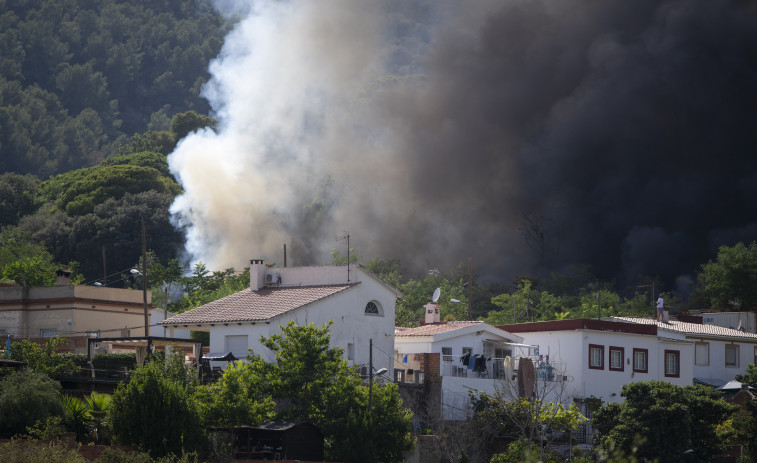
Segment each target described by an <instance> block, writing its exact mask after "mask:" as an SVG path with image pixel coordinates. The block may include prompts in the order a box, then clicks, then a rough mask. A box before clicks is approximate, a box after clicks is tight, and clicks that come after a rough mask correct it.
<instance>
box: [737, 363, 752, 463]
mask: <svg viewBox="0 0 757 463" xmlns="http://www.w3.org/2000/svg"><path fill="white" fill-rule="evenodd" d="M736 380H738V381H741V382H742V383H745V384H748V385H749V386H751V387H752V388H755V389H757V368H756V367H755V365H754V364H753V363H750V364H749V365H747V369H746V372H745V373H744V374H743V375H737V376H736ZM733 427H734V428H735V431H736V432H735V436H734V440H735V441H736V442H738V443H740V444H742V445H743V446H744V451H745V452H744V453H745V454H746V455H745V456H746V458H747V459H748V460H747V461H750V462H752V463H754V462H757V399H754V400H751V401H748V402H746V403H745V410H739V411H738V412H736V413H735V414H734V418H733Z"/></svg>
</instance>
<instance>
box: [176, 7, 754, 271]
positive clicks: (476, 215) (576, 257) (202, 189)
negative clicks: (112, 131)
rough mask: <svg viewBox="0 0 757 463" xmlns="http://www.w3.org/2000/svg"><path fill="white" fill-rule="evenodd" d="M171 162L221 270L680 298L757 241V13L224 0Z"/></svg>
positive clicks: (201, 244) (200, 254)
mask: <svg viewBox="0 0 757 463" xmlns="http://www.w3.org/2000/svg"><path fill="white" fill-rule="evenodd" d="M217 6H218V8H219V9H221V10H222V11H223V12H225V13H227V14H230V15H237V17H240V18H243V19H241V21H239V22H238V24H237V26H236V27H235V28H234V30H233V31H232V32H231V33H230V34H229V36H228V37H226V40H225V44H224V47H223V50H222V52H221V54H220V55H219V56H218V57H217V58H216V59H215V60H214V61H213V62H212V63H211V65H210V72H211V75H212V78H211V80H210V81H209V82H208V84H207V85H206V86H205V87H204V90H203V96H204V97H206V98H207V99H208V101H209V102H210V104H211V107H212V108H213V112H212V114H211V115H212V116H213V117H215V118H216V119H217V120H218V121H219V125H218V128H217V129H216V130H215V131H211V130H209V129H206V130H203V131H199V132H196V133H193V134H191V135H189V136H188V137H186V138H185V139H184V140H182V141H181V142H180V143H179V145H178V146H177V148H176V150H175V151H174V152H173V153H172V154H171V155H170V156H169V165H170V167H171V169H172V171H173V173H174V174H175V175H176V176H177V178H178V180H179V182H180V183H181V185H182V187H183V188H184V191H185V193H184V194H183V195H181V196H180V197H179V198H177V200H176V201H175V203H174V204H173V206H172V213H173V217H174V220H175V222H176V223H177V224H179V225H180V226H182V227H184V228H185V229H186V233H187V250H186V251H187V255H188V256H189V257H190V258H191V260H193V261H202V262H204V263H206V265H207V266H208V268H211V269H214V270H220V269H225V268H228V267H235V268H238V269H241V268H242V267H244V266H246V265H249V260H250V259H265V261H266V262H267V263H276V264H277V265H283V263H284V246H285V245H286V249H287V264H288V265H290V266H292V265H314V264H328V263H330V262H331V252H332V250H333V249H337V250H339V251H340V252H341V253H342V254H346V242H345V241H343V240H342V241H340V240H338V238H339V237H341V236H344V235H346V234H349V235H350V246H351V247H352V248H353V249H354V250H355V252H356V253H357V254H358V255H359V256H360V257H361V259H363V261H364V262H366V261H368V260H370V259H371V258H374V257H379V258H399V259H400V260H401V262H402V264H403V266H404V267H405V268H406V269H407V270H408V272H409V273H411V274H412V273H413V272H416V274H423V273H425V272H426V270H427V269H431V268H442V269H444V268H451V267H454V266H455V265H457V264H458V263H460V262H462V261H466V260H467V259H469V258H470V259H472V262H473V266H474V267H475V269H476V273H477V275H479V277H481V278H482V279H487V280H492V281H499V282H504V283H508V282H510V281H512V279H513V278H515V277H516V276H518V275H526V274H528V275H538V276H546V275H549V274H550V273H552V272H558V273H559V272H567V271H570V269H571V268H574V266H577V265H588V266H590V269H591V271H592V272H593V273H594V274H595V275H597V276H598V277H599V278H602V279H607V280H610V279H613V280H616V281H618V282H621V283H624V284H631V285H632V284H634V282H636V281H640V280H641V279H642V278H643V277H644V276H652V277H658V278H660V279H661V280H662V281H666V282H669V284H672V282H673V281H675V279H676V278H678V277H682V276H683V277H685V276H689V277H690V276H693V275H695V273H696V272H697V270H698V269H699V266H700V265H701V264H703V263H705V262H707V261H708V260H709V259H713V258H714V257H715V255H716V253H717V249H718V247H719V246H722V245H733V244H735V243H736V242H739V241H744V242H751V241H753V240H755V239H757V214H755V212H757V211H756V210H755V209H756V205H755V200H756V199H757V158H756V157H755V156H754V151H755V148H756V147H757V85H755V84H754V83H755V82H757V79H756V77H757V72H756V71H757V9H756V8H755V6H754V5H753V4H752V3H750V2H743V1H720V0H706V1H705V0H687V1H648V0H637V1H634V2H604V1H599V0H582V1H577V0H564V1H561V2H555V1H553V0H477V1H475V2H459V1H447V0H435V1H421V0H415V1H403V0H364V1H359V2H356V1H353V0H321V1H318V2H312V1H307V0H280V1H255V2H240V3H236V2H234V1H233V0H223V1H222V2H219V3H218V4H217Z"/></svg>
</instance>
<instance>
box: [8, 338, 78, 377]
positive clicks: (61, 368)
mask: <svg viewBox="0 0 757 463" xmlns="http://www.w3.org/2000/svg"><path fill="white" fill-rule="evenodd" d="M67 343H68V340H66V339H63V338H58V337H54V338H47V339H46V340H45V344H44V345H40V344H37V343H35V342H31V341H29V340H28V339H23V340H21V341H19V342H14V343H11V359H13V360H18V361H20V362H26V364H27V369H29V370H33V371H36V372H38V373H41V374H44V375H47V376H48V377H50V378H51V379H54V378H57V377H58V376H61V375H67V374H71V373H76V372H78V371H79V370H80V368H79V367H78V366H76V364H75V361H74V356H73V355H71V354H67V353H63V352H58V347H60V346H61V345H63V344H67Z"/></svg>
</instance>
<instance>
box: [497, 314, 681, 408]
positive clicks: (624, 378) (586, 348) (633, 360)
mask: <svg viewBox="0 0 757 463" xmlns="http://www.w3.org/2000/svg"><path fill="white" fill-rule="evenodd" d="M499 328H501V329H504V330H507V331H511V332H513V333H517V334H518V335H520V336H522V337H523V339H524V342H526V343H528V344H536V345H538V346H539V354H540V355H541V356H543V357H544V358H545V359H546V358H547V356H548V358H549V362H550V364H552V365H554V366H555V368H556V372H555V373H556V376H562V377H563V378H564V382H565V387H564V388H563V389H562V391H561V392H562V394H561V395H562V397H559V398H558V399H559V401H560V402H562V403H566V404H570V403H571V402H575V403H578V404H582V403H584V402H585V401H586V399H591V398H598V399H601V400H602V401H604V402H620V401H622V400H623V398H622V397H621V396H620V390H621V388H622V387H623V385H625V384H628V383H632V382H635V381H653V380H661V381H668V382H671V383H674V384H678V385H680V386H686V385H689V384H693V378H694V368H693V359H694V343H693V342H691V341H688V340H686V339H681V338H680V337H669V336H666V335H665V333H662V334H661V333H659V332H658V329H657V326H655V325H651V324H650V325H646V324H637V323H630V322H622V321H620V320H615V321H608V320H595V319H575V320H552V321H544V322H534V323H521V324H516V325H504V326H500V327H499ZM582 411H583V412H584V413H588V410H586V409H584V410H582Z"/></svg>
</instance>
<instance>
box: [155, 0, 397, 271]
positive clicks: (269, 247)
mask: <svg viewBox="0 0 757 463" xmlns="http://www.w3.org/2000/svg"><path fill="white" fill-rule="evenodd" d="M380 18H381V15H380V11H375V10H374V9H373V8H372V7H371V2H354V1H351V0H334V1H329V2H320V1H319V2H312V1H287V2H281V1H262V2H255V6H254V8H252V9H251V11H249V12H248V15H247V17H246V19H244V20H242V21H241V22H240V23H239V24H238V25H237V27H236V28H235V30H234V31H233V32H232V33H231V34H230V35H229V36H228V37H227V38H226V41H225V45H224V48H223V51H222V53H221V56H219V57H218V58H217V59H216V60H215V61H214V62H213V63H212V64H211V68H210V70H211V74H212V79H211V81H210V82H209V84H208V85H207V86H206V88H205V89H204V95H205V96H206V97H207V98H208V99H209V101H210V103H211V105H212V107H213V110H214V114H213V115H214V116H215V117H216V118H217V120H218V121H219V127H218V129H217V131H216V132H213V131H211V130H204V131H201V132H198V133H194V134H191V135H189V136H188V137H186V138H185V139H184V140H182V141H181V142H180V143H179V145H178V146H177V148H176V150H175V151H174V152H173V153H172V154H171V155H170V157H169V163H170V167H171V170H172V172H173V173H174V174H175V175H176V176H177V178H178V180H179V181H180V183H181V185H182V186H183V188H184V190H185V193H184V194H183V195H182V196H180V197H179V198H177V200H176V201H175V203H174V204H173V207H172V212H173V214H174V216H175V218H176V219H177V220H178V222H179V223H181V224H182V225H184V226H186V227H188V232H187V241H188V244H187V250H188V251H189V253H190V254H191V255H192V257H193V259H195V260H200V261H202V262H204V263H206V264H207V265H208V267H209V268H211V269H221V268H226V267H231V266H233V267H236V268H241V267H242V266H243V265H244V264H245V263H247V262H248V259H250V258H266V259H267V260H269V261H270V260H271V259H274V260H277V261H278V263H279V264H281V263H282V262H281V257H282V256H281V253H282V247H283V245H284V244H287V243H288V244H289V245H290V246H292V247H290V248H289V249H291V250H292V254H293V255H290V256H289V258H290V259H291V260H290V262H291V261H294V262H298V261H299V262H304V263H314V262H317V261H318V260H319V259H320V260H322V259H324V258H326V255H327V253H328V251H330V249H331V248H332V247H334V245H335V243H334V237H335V236H337V234H339V233H340V232H342V231H343V230H348V229H349V228H350V224H349V223H348V222H346V221H345V222H341V223H340V222H338V221H335V220H333V219H332V218H331V217H333V215H332V214H334V211H333V210H332V209H331V208H332V207H333V206H334V197H333V195H334V191H335V189H334V187H335V183H334V181H333V180H330V179H333V178H336V176H337V175H339V173H340V171H341V170H343V169H344V168H345V165H347V164H349V163H350V162H351V161H350V159H349V156H350V152H351V150H353V149H355V150H356V149H358V148H357V147H354V146H349V145H350V143H351V142H350V139H351V136H352V134H354V133H355V132H356V131H359V130H361V129H360V128H359V127H358V124H360V122H359V121H357V120H350V118H351V116H350V113H351V109H352V108H355V107H357V106H358V105H360V104H361V102H360V101H359V100H358V99H359V96H360V92H361V91H362V90H363V88H364V87H367V86H368V85H369V84H370V82H371V81H375V80H376V79H377V78H378V77H380V76H382V73H383V71H382V70H381V64H382V55H381V53H380V51H381V48H380V39H379V35H380V32H381V31H380V29H379V27H380ZM348 132H349V133H348ZM352 154H353V155H354V154H357V153H354V152H353V153H352ZM344 156H347V157H346V158H345V157H344ZM361 162H363V161H361ZM340 164H341V166H340ZM340 194H348V193H347V192H340ZM328 238H330V239H328ZM318 246H320V247H318Z"/></svg>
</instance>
